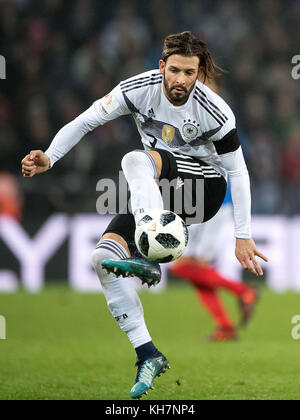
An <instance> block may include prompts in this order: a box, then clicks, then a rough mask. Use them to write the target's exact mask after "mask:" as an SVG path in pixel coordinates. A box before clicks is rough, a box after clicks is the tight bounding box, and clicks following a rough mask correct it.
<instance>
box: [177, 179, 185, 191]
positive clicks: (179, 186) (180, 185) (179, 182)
mask: <svg viewBox="0 0 300 420" xmlns="http://www.w3.org/2000/svg"><path fill="white" fill-rule="evenodd" d="M183 185H184V182H183V180H182V179H181V178H180V176H178V177H177V184H176V190H179V188H181V187H182V186H183Z"/></svg>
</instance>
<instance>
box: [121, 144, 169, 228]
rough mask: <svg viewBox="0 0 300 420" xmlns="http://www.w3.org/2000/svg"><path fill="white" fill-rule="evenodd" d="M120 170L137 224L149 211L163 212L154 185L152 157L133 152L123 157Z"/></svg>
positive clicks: (159, 195) (155, 185) (160, 199)
mask: <svg viewBox="0 0 300 420" xmlns="http://www.w3.org/2000/svg"><path fill="white" fill-rule="evenodd" d="M122 169H123V171H124V175H125V177H126V180H127V182H128V185H129V188H130V192H131V207H132V213H133V215H134V218H135V222H136V223H138V222H139V221H140V220H141V219H142V218H143V217H144V215H145V213H146V211H147V210H149V209H151V210H154V209H159V210H163V199H162V196H161V193H160V191H159V188H158V185H157V183H156V177H157V169H156V164H155V161H154V159H153V158H152V156H151V155H150V154H149V153H147V152H144V151H133V152H130V153H128V154H127V155H125V156H124V158H123V160H122Z"/></svg>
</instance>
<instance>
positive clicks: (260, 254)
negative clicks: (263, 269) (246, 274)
mask: <svg viewBox="0 0 300 420" xmlns="http://www.w3.org/2000/svg"><path fill="white" fill-rule="evenodd" d="M255 255H257V256H258V257H260V258H261V259H263V260H264V261H265V262H268V258H267V257H266V256H265V255H264V254H262V253H261V252H259V251H257V250H255Z"/></svg>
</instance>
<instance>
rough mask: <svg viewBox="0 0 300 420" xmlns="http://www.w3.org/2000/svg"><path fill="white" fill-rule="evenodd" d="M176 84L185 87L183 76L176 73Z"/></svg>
mask: <svg viewBox="0 0 300 420" xmlns="http://www.w3.org/2000/svg"><path fill="white" fill-rule="evenodd" d="M176 83H177V84H178V85H182V86H185V84H186V80H185V77H184V74H183V73H178V74H177V78H176Z"/></svg>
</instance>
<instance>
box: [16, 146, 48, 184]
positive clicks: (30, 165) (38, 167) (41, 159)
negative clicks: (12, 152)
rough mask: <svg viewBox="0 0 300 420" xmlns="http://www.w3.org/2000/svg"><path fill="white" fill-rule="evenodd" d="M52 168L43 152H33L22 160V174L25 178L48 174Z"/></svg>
mask: <svg viewBox="0 0 300 420" xmlns="http://www.w3.org/2000/svg"><path fill="white" fill-rule="evenodd" d="M49 168H50V159H49V157H48V156H47V155H46V154H45V153H44V152H42V150H32V151H31V152H30V153H29V155H27V156H25V157H24V159H23V160H22V174H23V176H24V177H25V178H32V177H33V176H34V175H37V174H41V173H43V172H46V171H47V170H48V169H49Z"/></svg>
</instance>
